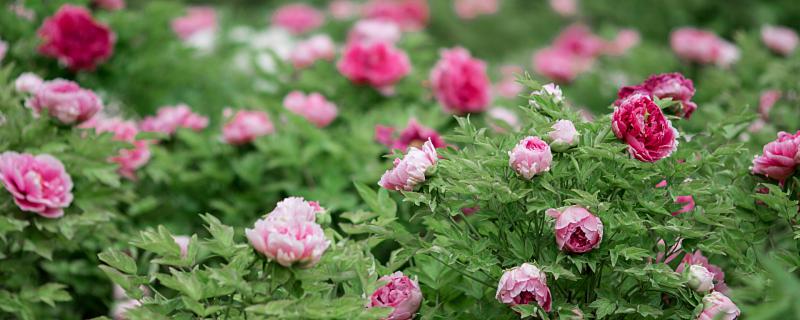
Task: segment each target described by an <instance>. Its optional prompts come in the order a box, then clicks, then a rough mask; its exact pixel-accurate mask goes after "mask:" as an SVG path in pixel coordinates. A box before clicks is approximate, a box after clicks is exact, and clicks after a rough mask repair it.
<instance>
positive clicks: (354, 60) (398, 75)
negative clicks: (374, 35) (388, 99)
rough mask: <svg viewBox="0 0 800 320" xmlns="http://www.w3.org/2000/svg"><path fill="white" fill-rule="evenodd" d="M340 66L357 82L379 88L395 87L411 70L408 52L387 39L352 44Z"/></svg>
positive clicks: (343, 56) (340, 68)
mask: <svg viewBox="0 0 800 320" xmlns="http://www.w3.org/2000/svg"><path fill="white" fill-rule="evenodd" d="M336 67H337V68H338V69H339V72H341V73H342V75H344V76H345V77H346V78H348V79H350V81H352V82H353V83H356V84H368V85H370V86H373V87H375V88H376V89H378V90H391V88H392V87H393V86H394V84H395V83H396V82H397V81H399V80H400V79H402V78H403V77H405V76H406V75H408V73H409V72H410V71H411V63H410V62H409V60H408V56H407V55H406V53H405V52H403V51H401V50H399V49H397V48H395V47H394V45H392V44H389V43H386V42H376V43H360V42H355V43H353V42H351V43H348V44H347V46H346V47H345V49H344V54H342V58H341V59H340V60H339V62H338V63H337V64H336Z"/></svg>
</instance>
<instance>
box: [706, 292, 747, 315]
mask: <svg viewBox="0 0 800 320" xmlns="http://www.w3.org/2000/svg"><path fill="white" fill-rule="evenodd" d="M740 313H741V312H740V310H739V308H738V307H737V306H736V304H735V303H733V301H731V299H730V298H728V297H727V296H725V295H724V294H722V293H719V292H716V291H715V292H712V293H709V294H707V295H706V296H705V297H703V311H702V312H700V314H699V315H697V320H734V319H736V318H738V317H739V314H740Z"/></svg>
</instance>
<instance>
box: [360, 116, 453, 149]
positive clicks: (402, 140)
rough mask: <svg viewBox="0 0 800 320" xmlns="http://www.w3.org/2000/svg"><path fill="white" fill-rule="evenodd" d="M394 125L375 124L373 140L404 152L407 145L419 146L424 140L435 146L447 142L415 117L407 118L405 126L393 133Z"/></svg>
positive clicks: (439, 146)
mask: <svg viewBox="0 0 800 320" xmlns="http://www.w3.org/2000/svg"><path fill="white" fill-rule="evenodd" d="M395 131H396V129H395V128H394V127H388V126H383V125H376V126H375V140H376V141H378V142H380V143H381V144H383V145H385V146H386V147H388V148H389V149H392V150H394V149H397V150H400V151H402V152H405V151H406V150H407V149H408V148H409V147H417V148H419V147H421V146H422V145H423V144H424V143H425V142H426V141H430V142H431V144H432V145H433V147H435V148H444V147H445V146H447V144H446V143H445V142H444V139H442V137H441V136H440V135H439V133H438V132H436V130H434V129H431V128H428V127H425V126H423V125H422V124H420V123H419V122H418V121H417V119H413V118H412V119H410V120H408V124H407V125H406V127H405V128H404V129H403V130H401V131H400V133H399V134H397V135H396V134H395Z"/></svg>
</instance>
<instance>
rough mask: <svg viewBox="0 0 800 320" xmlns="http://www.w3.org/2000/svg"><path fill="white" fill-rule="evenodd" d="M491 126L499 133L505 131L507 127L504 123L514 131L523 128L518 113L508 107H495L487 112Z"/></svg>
mask: <svg viewBox="0 0 800 320" xmlns="http://www.w3.org/2000/svg"><path fill="white" fill-rule="evenodd" d="M486 116H487V120H488V121H489V126H490V127H491V128H492V130H494V131H495V132H498V133H505V131H506V129H505V127H503V124H504V125H505V126H507V127H509V128H511V129H512V130H514V131H519V129H520V128H521V125H520V122H519V118H518V117H517V114H515V113H514V112H512V111H511V110H508V109H506V108H501V107H494V108H491V109H489V111H487V112H486Z"/></svg>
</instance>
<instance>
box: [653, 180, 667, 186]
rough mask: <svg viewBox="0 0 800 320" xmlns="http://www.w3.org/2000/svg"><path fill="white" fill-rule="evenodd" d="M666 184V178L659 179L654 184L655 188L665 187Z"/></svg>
mask: <svg viewBox="0 0 800 320" xmlns="http://www.w3.org/2000/svg"><path fill="white" fill-rule="evenodd" d="M666 186H667V180H661V181H659V182H658V183H657V184H656V188H665V187H666Z"/></svg>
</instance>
